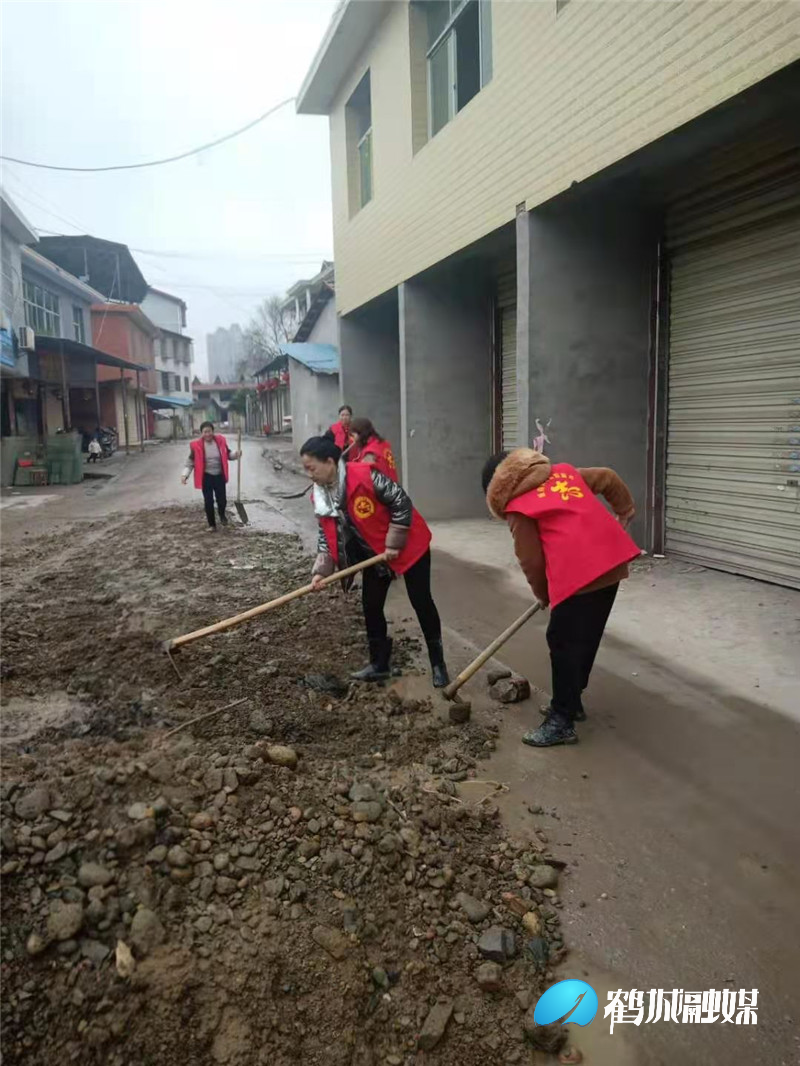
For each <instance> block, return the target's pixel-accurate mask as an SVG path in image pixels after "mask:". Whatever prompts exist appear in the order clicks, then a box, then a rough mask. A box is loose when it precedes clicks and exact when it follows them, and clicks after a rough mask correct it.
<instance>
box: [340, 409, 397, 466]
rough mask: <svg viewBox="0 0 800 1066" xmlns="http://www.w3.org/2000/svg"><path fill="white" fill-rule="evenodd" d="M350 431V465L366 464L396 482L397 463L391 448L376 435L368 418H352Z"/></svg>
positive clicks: (378, 434)
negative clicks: (351, 440)
mask: <svg viewBox="0 0 800 1066" xmlns="http://www.w3.org/2000/svg"><path fill="white" fill-rule="evenodd" d="M350 429H351V430H352V432H353V435H354V437H355V443H354V444H353V450H352V451H351V452H350V455H349V456H348V460H349V462H351V463H368V464H369V465H370V466H374V467H375V469H376V470H378V471H379V472H380V473H381V474H385V475H386V476H387V477H389V478H391V479H392V481H397V480H398V477H397V463H396V462H395V460H394V454H393V453H392V446H391V444H390V443H389V442H388V440H386V439H385V438H384V437H382V436H381V435H380V433H378V431H377V430H376V429H375V427H374V426H373V424H372V422H370V420H369V419H368V418H354V419H353V421H352V422H351V423H350Z"/></svg>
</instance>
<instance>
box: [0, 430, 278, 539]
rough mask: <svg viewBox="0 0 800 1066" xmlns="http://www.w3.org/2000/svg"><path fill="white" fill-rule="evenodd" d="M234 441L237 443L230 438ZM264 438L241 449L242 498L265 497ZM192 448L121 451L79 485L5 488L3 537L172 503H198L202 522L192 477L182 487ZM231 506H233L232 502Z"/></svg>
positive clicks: (0, 516) (0, 513)
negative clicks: (185, 467)
mask: <svg viewBox="0 0 800 1066" xmlns="http://www.w3.org/2000/svg"><path fill="white" fill-rule="evenodd" d="M231 443H233V441H231ZM263 447H264V444H263V441H260V440H258V439H253V440H244V441H243V442H242V451H243V452H244V456H243V462H242V498H243V499H245V500H247V499H264V497H265V495H266V490H267V480H266V479H267V471H268V470H269V471H270V472H271V467H270V466H268V464H267V463H266V462H265V461H264V459H263V458H262V455H261V453H262V451H263ZM188 452H189V445H188V443H187V442H179V443H176V444H172V443H165V444H158V445H147V446H146V448H145V451H144V453H142V452H139V451H131V454H130V455H128V456H126V455H125V453H124V452H117V453H115V454H114V456H112V458H111V459H109V460H107V461H106V462H105V463H103V464H95V465H94V466H93V467H92V469H91V472H92V474H100V475H103V474H108V475H109V477H108V478H107V479H106V478H103V477H100V478H97V479H95V478H92V479H91V480H87V481H84V482H83V483H82V484H80V485H65V486H63V487H62V486H53V487H50V488H47V489H4V490H3V496H2V499H0V523H2V530H3V537H4V539H6V541H7V542H13V541H14V540H16V539H17V538H19V537H22V536H25V535H26V533H27V532H33V531H35V532H37V533H41V532H45V531H47V530H51V529H57V528H59V527H62V526H64V525H65V524H67V523H72V522H84V521H94V520H96V519H97V518H103V517H106V516H107V515H111V514H116V513H118V512H131V511H136V510H138V509H140V508H146V507H160V506H165V505H169V504H176V503H182V504H187V503H188V504H194V505H195V506H196V507H197V509H198V521H200V522H202V521H204V518H203V499H202V496H201V495H200V493H199V492H198V491H197V490H196V489H195V488H194V487H193V484H192V482H191V481H190V482H189V484H188V485H182V484H181V481H180V476H181V472H182V469H183V465H184V462H185V459H186V456H187V455H188ZM236 475H237V470H236V464H235V463H232V464H231V482H230V484H229V486H228V492H229V497H230V499H231V501H232V500H233V498H234V496H235V494H236ZM231 510H233V504H232V502H231Z"/></svg>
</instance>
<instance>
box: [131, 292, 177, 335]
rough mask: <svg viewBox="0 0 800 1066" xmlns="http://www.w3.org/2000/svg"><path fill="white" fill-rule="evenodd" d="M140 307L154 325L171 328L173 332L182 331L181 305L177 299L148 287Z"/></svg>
mask: <svg viewBox="0 0 800 1066" xmlns="http://www.w3.org/2000/svg"><path fill="white" fill-rule="evenodd" d="M141 308H142V310H143V311H144V313H145V314H146V315H147V317H148V318H149V319H150V321H151V322H153V323H154V324H155V325H156V326H160V327H161V328H162V329H171V330H172V331H173V333H182V332H183V328H184V325H185V323H184V320H183V307H182V306H181V304H180V303H178V302H177V300H173V299H171V298H170V297H169V296H164V295H162V294H161V293H160V292H155V291H154V290H153V289H150V291H149V292H148V293H147V295H146V296H145V298H144V299H143V300H142V303H141Z"/></svg>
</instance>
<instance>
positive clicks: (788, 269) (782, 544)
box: [666, 147, 800, 587]
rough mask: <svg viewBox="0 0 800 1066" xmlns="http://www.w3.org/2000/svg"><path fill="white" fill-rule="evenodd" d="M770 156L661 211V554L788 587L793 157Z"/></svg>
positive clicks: (798, 440)
mask: <svg viewBox="0 0 800 1066" xmlns="http://www.w3.org/2000/svg"><path fill="white" fill-rule="evenodd" d="M773 152H774V154H772V155H771V156H767V157H765V156H764V155H763V154H762V153H761V152H759V153H754V154H751V155H750V156H749V158H746V159H742V160H740V161H739V162H738V164H737V163H736V161H735V160H734V159H732V158H731V157H730V155H729V157H728V159H727V160H725V161H724V167H723V172H722V173H721V174H720V173H718V175H717V177H716V179H715V180H714V181H713V182H712V183H711V184H709V185H706V186H705V187H699V188H696V189H695V190H694V191H692V192H691V193H687V194H686V195H685V196H684V197H683V199H682V200H680V201H679V202H676V203H675V204H674V205H673V207H672V208H671V210H670V212H669V214H668V219H667V239H668V250H669V257H670V265H671V276H670V346H669V399H668V418H669V425H668V437H667V477H666V545H667V549H668V550H669V551H671V552H674V553H677V554H679V555H681V556H684V557H686V558H688V559H692V560H695V561H697V562H700V563H704V564H707V565H708V566H711V567H714V568H717V569H722V570H728V571H732V572H734V573H738V574H746V575H749V576H751V577H756V578H762V579H765V580H770V581H775V582H777V583H779V584H784V585H791V586H794V587H800V489H799V488H798V482H799V481H800V150H798V149H797V148H794V147H792V148H782V149H781V150H780V151H775V150H774V149H773ZM765 158H767V159H769V162H764V159H765Z"/></svg>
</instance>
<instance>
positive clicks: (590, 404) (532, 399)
mask: <svg viewBox="0 0 800 1066" xmlns="http://www.w3.org/2000/svg"><path fill="white" fill-rule="evenodd" d="M526 221H527V226H528V234H527V238H528V239H527V241H525V240H521V241H520V253H521V255H526V256H527V258H526V259H525V260H524V261H523V262H521V263H520V274H521V275H524V276H527V277H528V278H529V288H528V290H527V292H526V291H525V290H524V289H523V290H522V291H521V292H520V293H519V298H520V304H521V305H522V303H523V301H524V300H525V298H526V296H527V300H528V306H527V307H526V308H523V310H524V312H525V313H524V314H523V315H521V316H520V321H521V322H524V323H526V324H527V336H525V335H523V336H520V334H518V344H520V342H522V345H523V346H524V345H526V344H527V346H528V350H527V352H524V351H523V352H522V353H521V354H522V356H523V359H522V362H523V363H524V362H527V363H528V365H529V371H530V379H529V380H530V393H529V410H530V425H531V426H533V420H534V419H535V418H537V417H538V418H540V419H541V420H542V422H545V421H546V420H547V419H548V418H550V419H552V425H551V426H550V429H549V431H548V436H549V437H550V439H551V441H552V443H551V445H550V446H549V447H548V449H547V450H548V454H549V455H550V456H551V457H552V458H553V459H555V460H557V461H558V460H560V461H563V462H570V463H573V464H574V465H576V466H610V467H613V468H614V469H615V470H616V471H617V472H618V473H619V474H620V475H621V476H622V477H623V478H624V479H625V481H626V482H627V483H628V485H629V486H630V488H631V490H632V492H633V494H634V496H635V498H636V504H637V510H638V512H639V517H638V518H637V521H636V525H635V527H634V529H633V533H634V536H636V537H638V538H639V542H640V543H642V541H641V538H642V536H643V530H644V516H645V503H646V484H647V476H646V469H647V419H648V376H649V369H650V360H651V350H650V349H651V337H650V333H651V315H652V310H653V299H654V293H655V271H656V261H657V233H658V220H657V219H653V218H652V217H651V216H650V215H649V214H648V212H647V211H646V210H645V209H644V208H641V209H637V207H636V204H635V202H634V201H633V200H632V199H628V200H627V201H623V200H621V199H618V200H616V201H612V200H610V199H608V198H602V199H601V198H600V197H598V196H595V197H593V198H592V199H591V201H589V202H584V203H582V204H578V203H572V204H565V205H563V206H560V207H557V206H556V205H552V206H547V207H544V208H540V209H538V210H537V211H533V212H531V213H529V214H528V215H527V216H526ZM522 224H523V225H524V222H523V223H522ZM526 245H527V248H526ZM642 546H644V545H642Z"/></svg>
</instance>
